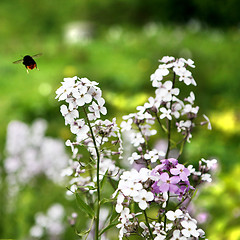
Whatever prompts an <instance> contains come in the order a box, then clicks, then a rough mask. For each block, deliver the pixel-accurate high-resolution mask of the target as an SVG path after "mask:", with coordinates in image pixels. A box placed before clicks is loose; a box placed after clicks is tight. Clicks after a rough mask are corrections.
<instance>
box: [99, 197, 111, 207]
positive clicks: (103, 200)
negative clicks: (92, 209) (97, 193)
mask: <svg viewBox="0 0 240 240" xmlns="http://www.w3.org/2000/svg"><path fill="white" fill-rule="evenodd" d="M113 201H114V200H113V199H107V198H103V199H102V200H101V201H100V205H102V204H104V203H108V202H113Z"/></svg>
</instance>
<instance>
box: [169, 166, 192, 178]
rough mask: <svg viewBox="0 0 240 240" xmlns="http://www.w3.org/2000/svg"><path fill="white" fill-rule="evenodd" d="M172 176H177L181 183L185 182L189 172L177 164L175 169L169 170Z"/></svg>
mask: <svg viewBox="0 0 240 240" xmlns="http://www.w3.org/2000/svg"><path fill="white" fill-rule="evenodd" d="M170 173H171V174H172V175H179V177H180V179H181V180H182V181H187V180H188V176H189V175H190V171H189V170H188V169H187V168H185V167H184V165H182V164H177V166H176V168H172V169H170Z"/></svg>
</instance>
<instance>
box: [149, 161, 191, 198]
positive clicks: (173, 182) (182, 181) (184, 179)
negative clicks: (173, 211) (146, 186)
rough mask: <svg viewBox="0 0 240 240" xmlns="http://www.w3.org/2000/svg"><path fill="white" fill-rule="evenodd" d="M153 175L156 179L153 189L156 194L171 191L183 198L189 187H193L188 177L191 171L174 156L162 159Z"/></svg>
mask: <svg viewBox="0 0 240 240" xmlns="http://www.w3.org/2000/svg"><path fill="white" fill-rule="evenodd" d="M151 176H152V179H153V180H154V183H153V185H152V191H153V192H154V193H156V194H158V193H165V192H169V193H170V194H175V195H178V196H179V197H180V198H181V197H182V196H183V195H184V194H186V193H187V192H188V190H189V189H193V187H192V186H191V185H190V182H189V179H188V177H189V176H190V171H189V170H188V168H186V167H185V166H184V165H182V164H180V163H178V160H177V159H174V158H169V159H164V160H161V164H160V165H158V166H156V167H155V168H154V169H153V170H152V172H151Z"/></svg>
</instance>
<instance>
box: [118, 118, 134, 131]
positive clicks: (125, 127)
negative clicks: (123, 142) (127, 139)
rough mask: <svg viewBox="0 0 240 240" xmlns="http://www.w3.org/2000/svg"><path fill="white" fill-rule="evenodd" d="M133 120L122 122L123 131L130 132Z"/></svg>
mask: <svg viewBox="0 0 240 240" xmlns="http://www.w3.org/2000/svg"><path fill="white" fill-rule="evenodd" d="M132 123H133V120H132V119H131V118H129V119H128V120H127V121H122V122H121V124H120V127H121V131H122V132H124V131H130V130H131V129H132Z"/></svg>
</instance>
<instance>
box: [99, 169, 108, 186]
mask: <svg viewBox="0 0 240 240" xmlns="http://www.w3.org/2000/svg"><path fill="white" fill-rule="evenodd" d="M107 175H108V170H107V171H106V172H105V174H104V176H103V178H102V180H101V182H100V189H102V188H103V185H104V183H105V182H106V177H107Z"/></svg>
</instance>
